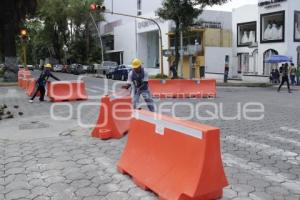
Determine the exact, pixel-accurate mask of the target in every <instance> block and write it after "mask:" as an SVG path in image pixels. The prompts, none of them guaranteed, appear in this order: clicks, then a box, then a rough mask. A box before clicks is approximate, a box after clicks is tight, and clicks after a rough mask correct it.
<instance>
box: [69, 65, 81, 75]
mask: <svg viewBox="0 0 300 200" xmlns="http://www.w3.org/2000/svg"><path fill="white" fill-rule="evenodd" d="M70 72H71V73H72V74H74V75H80V74H83V73H84V71H83V67H82V65H81V64H72V65H71V66H70Z"/></svg>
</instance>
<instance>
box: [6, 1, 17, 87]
mask: <svg viewBox="0 0 300 200" xmlns="http://www.w3.org/2000/svg"><path fill="white" fill-rule="evenodd" d="M3 6H4V18H3V21H4V30H3V34H4V37H3V38H4V42H3V44H4V47H3V49H4V57H5V69H6V70H5V73H4V81H6V82H16V81H17V74H18V61H17V55H16V38H15V37H16V26H15V24H16V22H15V21H16V19H15V10H14V9H15V1H14V0H4V5H3Z"/></svg>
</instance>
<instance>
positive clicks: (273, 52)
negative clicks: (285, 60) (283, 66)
mask: <svg viewBox="0 0 300 200" xmlns="http://www.w3.org/2000/svg"><path fill="white" fill-rule="evenodd" d="M273 55H278V52H277V51H276V50H274V49H269V50H267V51H265V53H264V72H263V73H264V75H265V76H269V75H270V73H271V71H272V69H275V68H276V67H278V64H270V63H266V60H268V59H269V58H271V56H273Z"/></svg>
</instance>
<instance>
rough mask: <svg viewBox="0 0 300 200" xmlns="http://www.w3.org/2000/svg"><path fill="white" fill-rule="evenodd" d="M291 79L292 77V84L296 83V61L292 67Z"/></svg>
mask: <svg viewBox="0 0 300 200" xmlns="http://www.w3.org/2000/svg"><path fill="white" fill-rule="evenodd" d="M290 79H291V84H292V85H296V68H295V65H294V63H292V64H291V67H290Z"/></svg>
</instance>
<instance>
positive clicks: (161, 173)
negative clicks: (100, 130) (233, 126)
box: [117, 111, 228, 200]
mask: <svg viewBox="0 0 300 200" xmlns="http://www.w3.org/2000/svg"><path fill="white" fill-rule="evenodd" d="M117 167H118V170H119V171H120V172H122V173H126V174H129V175H130V176H132V177H133V180H134V181H135V182H136V184H137V185H139V186H140V187H142V188H143V189H148V190H151V191H153V192H155V193H156V194H157V195H158V196H159V199H161V200H211V199H218V198H221V197H222V194H223V188H224V187H226V186H227V185H228V182H227V179H226V176H225V173H224V168H223V163H222V159H221V151H220V130H219V129H218V128H214V127H210V126H206V125H201V124H198V123H194V122H189V121H183V120H179V119H176V118H171V117H167V116H163V115H159V114H155V113H151V112H148V111H135V112H134V118H133V119H132V121H131V124H130V128H129V133H128V141H127V144H126V147H125V149H124V152H123V154H122V156H121V158H120V160H119V162H118V164H117Z"/></svg>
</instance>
